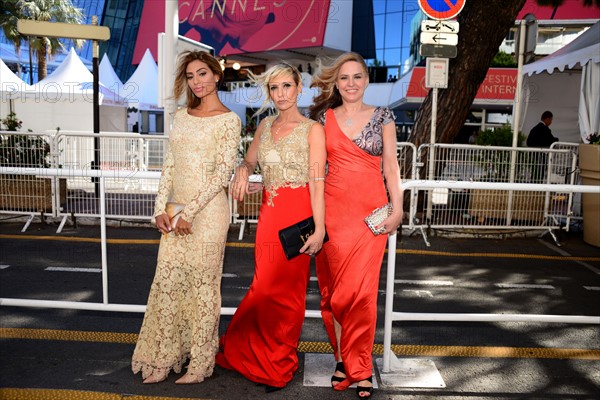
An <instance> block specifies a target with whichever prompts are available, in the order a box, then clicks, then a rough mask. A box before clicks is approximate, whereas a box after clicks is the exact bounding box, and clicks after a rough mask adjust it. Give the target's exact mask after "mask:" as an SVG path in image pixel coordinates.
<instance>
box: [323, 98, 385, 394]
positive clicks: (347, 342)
mask: <svg viewBox="0 0 600 400" xmlns="http://www.w3.org/2000/svg"><path fill="white" fill-rule="evenodd" d="M385 112H387V113H389V114H388V115H391V113H390V111H389V109H387V108H385V109H384V108H377V109H376V110H375V112H374V114H373V117H372V118H371V120H370V122H369V125H367V127H365V130H363V132H362V133H361V134H362V135H363V136H364V134H365V131H366V130H368V129H367V128H370V127H372V126H373V125H374V124H376V123H381V120H382V119H381V114H382V113H385ZM325 117H326V118H325V135H326V140H327V163H328V172H327V177H326V178H325V226H326V228H327V233H328V234H329V242H327V243H325V244H324V245H323V249H322V250H321V252H320V253H319V255H318V256H317V277H318V280H319V288H320V290H321V296H322V297H321V314H322V317H323V323H324V324H325V328H326V330H327V333H328V335H329V340H330V342H331V345H332V346H333V349H334V354H338V346H337V343H336V339H335V333H334V328H333V317H334V316H335V319H336V320H337V321H338V322H339V323H340V324H341V326H342V333H341V338H340V339H341V340H340V347H341V354H342V361H343V362H344V367H345V370H346V376H347V378H348V379H349V380H350V381H351V382H356V381H361V380H364V379H367V378H368V377H370V376H371V371H372V367H373V364H372V363H373V361H372V350H373V341H374V339H375V327H376V320H377V290H378V285H379V272H380V269H381V263H382V261H383V255H384V252H385V245H386V241H387V235H379V236H375V235H373V233H372V232H371V230H370V229H369V228H368V227H367V225H366V224H365V222H364V218H365V217H366V216H367V215H369V214H370V213H371V212H372V211H373V210H374V209H375V208H378V207H381V206H382V205H384V204H386V203H387V202H388V198H387V194H386V189H385V186H384V182H383V178H382V173H381V156H376V155H371V154H369V153H367V152H366V151H365V150H363V149H362V148H360V147H359V146H358V145H357V144H356V143H355V142H354V141H353V140H350V139H349V138H348V137H347V136H346V135H344V133H343V132H342V131H341V128H340V127H339V125H338V122H337V120H336V119H335V115H334V113H333V110H331V109H329V110H327V112H326V115H325ZM387 122H389V120H387V119H386V120H385V122H384V123H387ZM379 126H380V128H381V125H379ZM370 133H372V132H370ZM380 137H381V135H380ZM366 141H368V140H366Z"/></svg>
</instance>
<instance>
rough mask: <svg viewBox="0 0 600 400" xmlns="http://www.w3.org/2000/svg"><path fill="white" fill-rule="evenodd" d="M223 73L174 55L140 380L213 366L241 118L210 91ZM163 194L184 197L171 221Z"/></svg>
mask: <svg viewBox="0 0 600 400" xmlns="http://www.w3.org/2000/svg"><path fill="white" fill-rule="evenodd" d="M222 78H223V72H222V70H221V67H220V65H219V63H218V61H217V60H215V59H214V58H213V57H212V56H210V55H208V54H207V53H204V52H188V53H187V54H184V55H183V56H182V57H181V59H180V62H179V65H178V68H177V74H176V81H175V89H174V94H175V98H179V97H180V96H181V95H182V93H183V92H184V91H185V92H186V93H187V100H188V104H187V108H183V109H181V110H179V111H178V112H177V113H176V115H175V118H174V121H173V130H172V131H171V134H170V136H169V150H168V152H167V155H166V158H165V161H164V165H163V171H162V176H161V179H160V184H159V190H158V195H157V197H156V203H155V211H154V216H155V218H156V226H157V227H158V229H159V230H160V231H161V232H162V238H161V241H160V248H159V251H158V263H157V267H156V273H155V276H154V281H153V282H152V286H151V288H150V294H149V296H148V305H147V309H146V314H145V316H144V321H143V323H142V328H141V330H140V334H139V338H138V342H137V344H136V347H135V350H134V353H133V358H132V369H133V372H134V373H137V372H139V371H141V372H142V378H144V383H157V382H161V381H163V380H165V379H166V378H167V376H168V374H169V371H171V370H173V371H175V372H176V373H179V372H181V369H182V366H183V365H184V363H185V362H186V361H187V360H188V359H189V365H188V367H187V373H186V374H185V375H184V376H183V377H181V378H180V379H178V380H177V381H176V383H184V384H185V383H197V382H202V380H204V378H205V377H207V376H210V375H211V374H212V372H213V368H214V357H215V354H216V353H217V348H218V323H219V316H220V309H221V297H220V284H221V273H222V269H223V254H224V250H225V241H226V237H227V229H228V227H229V206H228V203H227V195H226V193H225V187H226V186H227V184H228V182H229V179H230V177H231V173H232V171H233V167H234V162H235V156H236V152H237V145H238V141H239V136H240V130H241V123H240V119H239V118H238V116H237V115H236V114H235V113H233V112H231V111H229V110H228V109H227V108H226V107H225V106H224V105H223V104H222V103H221V102H220V101H219V98H218V97H217V85H218V82H219V80H221V79H222ZM167 201H174V202H177V203H182V204H185V208H184V209H183V212H182V213H181V217H180V219H179V220H178V221H177V224H176V226H175V227H172V226H171V223H170V221H169V218H168V217H167V215H166V213H165V206H166V203H167Z"/></svg>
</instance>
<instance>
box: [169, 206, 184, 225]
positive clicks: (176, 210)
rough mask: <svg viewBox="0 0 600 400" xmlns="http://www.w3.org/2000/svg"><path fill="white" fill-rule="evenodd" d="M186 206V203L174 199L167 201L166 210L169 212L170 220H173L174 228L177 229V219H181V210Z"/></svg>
mask: <svg viewBox="0 0 600 400" xmlns="http://www.w3.org/2000/svg"><path fill="white" fill-rule="evenodd" d="M184 208H185V204H182V203H175V202H173V201H168V202H167V206H166V207H165V211H166V213H167V216H168V217H169V222H171V228H172V229H175V225H177V221H179V217H181V212H182V211H183V209H184Z"/></svg>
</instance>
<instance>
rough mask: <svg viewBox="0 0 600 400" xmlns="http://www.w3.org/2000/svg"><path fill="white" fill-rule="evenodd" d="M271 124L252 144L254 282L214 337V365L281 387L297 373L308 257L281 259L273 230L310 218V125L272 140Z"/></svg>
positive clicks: (297, 128)
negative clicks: (256, 183)
mask: <svg viewBox="0 0 600 400" xmlns="http://www.w3.org/2000/svg"><path fill="white" fill-rule="evenodd" d="M273 120H274V118H273V117H269V120H267V125H266V127H265V131H264V133H263V135H262V136H261V144H260V146H259V163H260V164H261V168H262V174H263V183H264V184H265V190H263V200H262V205H261V207H260V214H259V219H258V227H257V230H256V247H255V253H254V261H255V270H254V278H253V280H252V284H251V286H250V289H249V290H248V293H247V294H246V296H245V297H244V298H243V299H242V302H241V303H240V305H239V306H238V308H237V310H236V312H235V315H234V316H233V318H232V320H231V323H230V324H229V326H228V328H227V332H226V333H225V335H224V336H223V337H222V338H221V351H220V352H219V353H218V354H217V358H216V362H217V364H218V365H220V366H222V367H224V368H228V369H233V370H235V371H238V372H239V373H240V374H242V375H243V376H245V377H246V378H247V379H249V380H251V381H253V382H257V383H263V384H266V385H269V386H275V387H283V386H285V385H286V384H287V383H288V382H289V381H291V380H292V378H293V375H294V372H295V371H296V370H297V369H298V355H297V349H298V341H299V339H300V333H301V331H302V323H303V322H304V313H305V309H306V289H307V286H308V279H309V276H310V267H309V265H310V257H309V256H308V255H304V254H301V255H299V256H297V257H296V258H293V259H292V260H289V261H288V260H287V259H286V258H285V255H284V252H283V249H282V247H281V243H280V241H279V230H281V229H283V228H286V227H288V226H290V225H292V224H295V223H297V222H299V221H301V220H303V219H306V218H308V217H310V216H311V215H312V208H311V203H310V192H309V189H308V172H309V169H308V139H307V137H308V133H309V132H310V129H311V126H312V124H313V123H315V122H314V121H311V120H306V121H305V122H303V123H301V124H300V125H298V126H297V127H296V128H295V129H294V131H293V132H292V133H291V134H290V135H288V136H286V137H284V138H281V139H279V140H278V141H277V142H275V141H274V139H273V136H272V135H271V129H270V128H271V124H272V122H273ZM289 179H292V180H293V181H294V182H295V183H290V182H289V181H287V180H289Z"/></svg>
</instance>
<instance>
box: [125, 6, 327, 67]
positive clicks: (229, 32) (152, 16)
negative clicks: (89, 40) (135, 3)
mask: <svg viewBox="0 0 600 400" xmlns="http://www.w3.org/2000/svg"><path fill="white" fill-rule="evenodd" d="M167 1H168V0H167ZM329 3H330V2H329V0H179V34H180V35H182V36H185V37H187V38H189V39H192V40H196V41H198V42H202V43H203V44H206V45H208V46H211V47H213V48H214V49H215V54H216V55H231V54H241V53H254V52H262V51H274V50H283V49H295V48H303V47H316V46H322V45H323V39H324V37H325V26H326V24H327V17H328V13H329ZM164 13H165V7H164V1H146V2H145V4H144V10H143V12H142V19H141V22H140V29H139V32H138V38H137V42H136V47H135V51H134V56H133V63H134V64H137V63H139V61H140V59H141V58H142V56H143V55H144V52H145V51H146V49H150V51H151V52H152V54H153V55H154V57H156V53H157V51H156V48H157V44H156V43H157V35H158V33H159V32H164V25H165V15H164Z"/></svg>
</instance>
